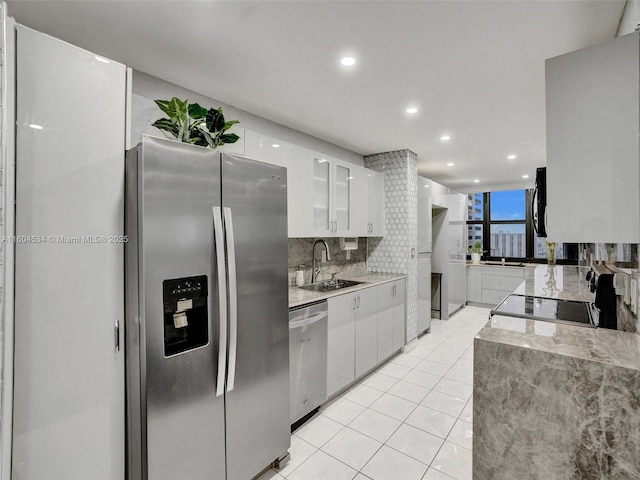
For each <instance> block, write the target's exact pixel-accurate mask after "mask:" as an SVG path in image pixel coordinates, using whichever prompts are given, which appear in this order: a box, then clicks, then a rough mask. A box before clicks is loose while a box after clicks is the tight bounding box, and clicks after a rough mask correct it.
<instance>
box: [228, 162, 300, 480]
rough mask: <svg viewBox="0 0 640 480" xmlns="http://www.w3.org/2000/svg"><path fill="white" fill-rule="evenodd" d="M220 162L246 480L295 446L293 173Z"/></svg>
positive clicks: (231, 408)
mask: <svg viewBox="0 0 640 480" xmlns="http://www.w3.org/2000/svg"><path fill="white" fill-rule="evenodd" d="M222 161H223V164H222V176H223V183H222V199H223V206H224V212H225V216H224V219H225V228H226V229H227V232H226V233H227V242H228V245H227V252H229V250H230V244H229V242H230V243H231V246H232V247H233V248H234V250H235V251H234V252H233V253H234V254H235V262H236V263H235V275H234V274H233V266H231V265H230V266H229V291H230V298H229V311H230V323H229V367H228V370H229V379H228V380H227V393H226V412H227V479H228V480H247V479H249V478H253V477H254V476H255V475H256V474H258V473H259V472H260V471H262V470H263V469H264V468H266V467H267V466H268V465H269V464H270V463H271V462H273V461H274V460H275V459H276V458H278V457H280V456H282V455H283V454H284V453H286V451H287V450H288V448H289V445H290V424H289V326H288V318H289V310H288V286H287V248H288V247H287V177H286V169H285V168H282V167H278V166H273V165H268V164H265V163H261V162H256V161H252V160H248V159H244V158H239V157H234V156H231V155H227V154H224V155H223V160H222ZM230 219H231V221H229V220H230ZM230 224H232V226H233V231H232V232H230V231H229V225H230ZM229 257H230V258H229V261H230V262H232V260H233V259H232V258H231V255H230V256H229ZM233 277H235V278H233ZM234 286H235V288H236V292H237V293H236V296H237V303H236V302H235V300H234V298H233V297H234V295H233V290H234ZM236 307H237V336H235V335H234V320H233V316H234V312H233V309H234V308H236ZM234 336H235V339H234ZM234 340H235V341H236V347H235V348H234ZM234 362H235V372H234ZM216 478H219V477H216Z"/></svg>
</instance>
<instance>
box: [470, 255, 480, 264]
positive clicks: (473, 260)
mask: <svg viewBox="0 0 640 480" xmlns="http://www.w3.org/2000/svg"><path fill="white" fill-rule="evenodd" d="M471 263H472V264H473V265H480V254H479V253H471Z"/></svg>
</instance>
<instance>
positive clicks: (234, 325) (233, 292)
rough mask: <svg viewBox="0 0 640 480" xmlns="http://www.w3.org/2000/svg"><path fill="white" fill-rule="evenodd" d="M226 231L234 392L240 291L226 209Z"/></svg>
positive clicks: (229, 379)
mask: <svg viewBox="0 0 640 480" xmlns="http://www.w3.org/2000/svg"><path fill="white" fill-rule="evenodd" d="M223 211H224V231H225V235H226V242H227V272H228V274H229V368H228V372H227V392H230V391H231V390H233V385H234V383H235V378H236V354H237V346H238V289H237V277H236V248H235V241H234V236H233V219H232V215H231V209H230V208H229V207H225V208H224V209H223Z"/></svg>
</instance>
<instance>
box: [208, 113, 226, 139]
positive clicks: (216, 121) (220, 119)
mask: <svg viewBox="0 0 640 480" xmlns="http://www.w3.org/2000/svg"><path fill="white" fill-rule="evenodd" d="M206 121H207V129H208V130H209V131H210V132H211V133H215V132H219V131H221V130H222V129H224V123H225V122H224V115H222V107H221V108H218V109H217V110H216V109H215V108H210V109H209V111H208V112H207V119H206Z"/></svg>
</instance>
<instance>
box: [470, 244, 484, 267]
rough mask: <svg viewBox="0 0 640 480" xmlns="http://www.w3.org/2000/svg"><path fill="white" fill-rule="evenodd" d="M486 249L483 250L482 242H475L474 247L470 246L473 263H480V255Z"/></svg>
mask: <svg viewBox="0 0 640 480" xmlns="http://www.w3.org/2000/svg"><path fill="white" fill-rule="evenodd" d="M484 252H485V251H484V250H482V244H481V243H480V242H476V243H474V244H473V247H469V253H471V263H472V264H473V265H478V264H480V257H481V256H482V254H483V253H484Z"/></svg>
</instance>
